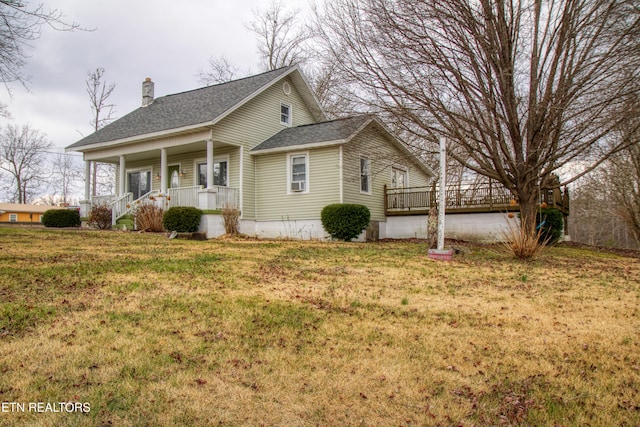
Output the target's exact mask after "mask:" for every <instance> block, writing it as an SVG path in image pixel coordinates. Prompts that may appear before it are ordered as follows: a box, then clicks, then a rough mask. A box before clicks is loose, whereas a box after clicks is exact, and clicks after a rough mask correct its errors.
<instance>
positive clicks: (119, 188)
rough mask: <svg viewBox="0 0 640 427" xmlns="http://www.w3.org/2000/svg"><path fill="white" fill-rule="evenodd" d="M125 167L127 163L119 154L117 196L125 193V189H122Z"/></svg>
mask: <svg viewBox="0 0 640 427" xmlns="http://www.w3.org/2000/svg"><path fill="white" fill-rule="evenodd" d="M126 167H127V164H126V162H125V160H124V156H120V174H119V175H120V176H119V179H118V196H119V197H122V196H124V193H126V191H124V187H125V177H126Z"/></svg>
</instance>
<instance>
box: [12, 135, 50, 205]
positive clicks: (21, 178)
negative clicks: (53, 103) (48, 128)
mask: <svg viewBox="0 0 640 427" xmlns="http://www.w3.org/2000/svg"><path fill="white" fill-rule="evenodd" d="M51 147H52V144H51V142H49V141H48V140H47V139H46V137H45V135H43V134H41V133H40V132H39V131H37V130H34V129H31V128H30V127H29V126H28V125H24V126H16V125H7V126H6V127H5V128H4V129H3V131H2V132H1V133H0V171H4V172H5V173H7V174H8V176H9V178H10V181H11V184H10V188H11V189H12V191H13V193H14V197H12V199H13V200H15V201H16V202H18V203H27V201H28V200H29V199H30V197H31V196H33V195H34V192H35V190H36V189H37V188H38V187H39V186H40V185H41V184H43V183H44V182H45V180H46V178H47V174H48V171H47V169H48V168H45V167H44V162H45V158H46V155H47V153H46V152H47V150H49V149H51Z"/></svg>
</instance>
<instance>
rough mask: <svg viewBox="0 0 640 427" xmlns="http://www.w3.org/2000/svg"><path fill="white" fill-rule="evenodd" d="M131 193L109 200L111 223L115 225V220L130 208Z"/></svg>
mask: <svg viewBox="0 0 640 427" xmlns="http://www.w3.org/2000/svg"><path fill="white" fill-rule="evenodd" d="M132 202H133V193H125V194H124V195H122V196H120V197H118V198H117V199H115V200H114V201H113V202H111V224H112V225H116V221H117V220H118V219H120V218H122V217H123V216H124V215H126V214H127V213H128V212H129V210H130V209H131V203H132Z"/></svg>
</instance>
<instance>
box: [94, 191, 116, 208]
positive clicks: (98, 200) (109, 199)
mask: <svg viewBox="0 0 640 427" xmlns="http://www.w3.org/2000/svg"><path fill="white" fill-rule="evenodd" d="M117 198H118V196H116V195H115V194H107V195H104V196H92V197H91V207H96V206H103V205H106V206H109V205H110V204H111V203H113V202H114V201H115V200H116V199H117Z"/></svg>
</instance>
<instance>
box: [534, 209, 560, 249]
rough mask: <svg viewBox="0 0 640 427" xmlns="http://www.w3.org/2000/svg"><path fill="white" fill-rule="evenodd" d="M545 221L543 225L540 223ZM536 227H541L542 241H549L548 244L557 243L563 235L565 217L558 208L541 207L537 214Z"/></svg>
mask: <svg viewBox="0 0 640 427" xmlns="http://www.w3.org/2000/svg"><path fill="white" fill-rule="evenodd" d="M542 222H544V224H542V226H541V227H539V226H540V223H542ZM536 227H539V228H540V238H541V239H542V240H541V241H543V242H544V241H547V239H548V242H547V244H548V245H551V244H554V243H556V242H557V241H558V240H560V237H562V230H563V228H564V218H563V216H562V212H560V211H559V210H558V209H554V208H547V209H540V210H539V211H538V213H537V215H536Z"/></svg>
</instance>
